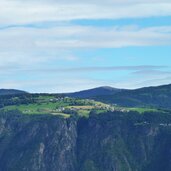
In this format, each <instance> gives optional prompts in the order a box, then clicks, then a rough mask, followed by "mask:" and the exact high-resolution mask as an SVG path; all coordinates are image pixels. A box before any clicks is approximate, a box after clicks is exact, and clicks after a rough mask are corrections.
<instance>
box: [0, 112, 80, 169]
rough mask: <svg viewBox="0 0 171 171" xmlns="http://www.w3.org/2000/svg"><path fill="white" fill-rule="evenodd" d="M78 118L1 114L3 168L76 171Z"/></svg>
mask: <svg viewBox="0 0 171 171" xmlns="http://www.w3.org/2000/svg"><path fill="white" fill-rule="evenodd" d="M76 136H77V133H76V121H74V120H72V119H71V120H66V119H63V118H59V117H53V116H52V115H36V116H29V115H22V114H13V113H8V114H1V115H0V171H24V170H26V171H76V170H75V168H76V153H75V148H76Z"/></svg>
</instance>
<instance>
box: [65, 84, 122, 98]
mask: <svg viewBox="0 0 171 171" xmlns="http://www.w3.org/2000/svg"><path fill="white" fill-rule="evenodd" d="M121 91H122V89H117V88H113V87H108V86H104V87H97V88H93V89H89V90H83V91H79V92H75V93H69V94H67V95H68V96H70V97H77V98H90V97H94V96H101V95H113V94H115V93H117V92H121Z"/></svg>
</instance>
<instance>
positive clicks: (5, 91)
mask: <svg viewBox="0 0 171 171" xmlns="http://www.w3.org/2000/svg"><path fill="white" fill-rule="evenodd" d="M25 93H27V92H25V91H22V90H15V89H0V96H1V95H18V94H25Z"/></svg>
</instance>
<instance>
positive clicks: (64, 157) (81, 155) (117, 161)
mask: <svg viewBox="0 0 171 171" xmlns="http://www.w3.org/2000/svg"><path fill="white" fill-rule="evenodd" d="M170 123H171V115H170V114H169V113H165V114H160V113H145V114H142V115H140V114H139V113H136V112H128V113H122V112H114V113H105V114H100V115H95V114H92V115H91V116H90V118H88V119H86V118H81V119H80V118H72V117H71V118H68V119H64V118H60V117H57V116H52V115H37V116H35V115H33V116H29V115H22V114H16V113H15V114H14V113H8V114H6V113H2V114H1V115H0V171H161V170H162V171H170V170H171V160H170V157H171V124H170Z"/></svg>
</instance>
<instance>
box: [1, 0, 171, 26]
mask: <svg viewBox="0 0 171 171" xmlns="http://www.w3.org/2000/svg"><path fill="white" fill-rule="evenodd" d="M0 6H1V10H0V24H1V25H4V24H5V25H11V24H26V23H33V22H42V21H61V20H64V21H68V20H73V19H120V18H139V17H153V16H170V15H171V2H170V1H169V0H163V1H159V0H151V1H147V0H130V1H127V0H121V1H118V0H107V1H102V0H100V1H97V0H94V1H90V0H88V1H85V0H84V1H81V2H80V1H77V0H74V1H69V0H67V1H62V0H59V1H53V0H51V1H48V0H43V1H40V0H37V1H21V0H1V1H0Z"/></svg>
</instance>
